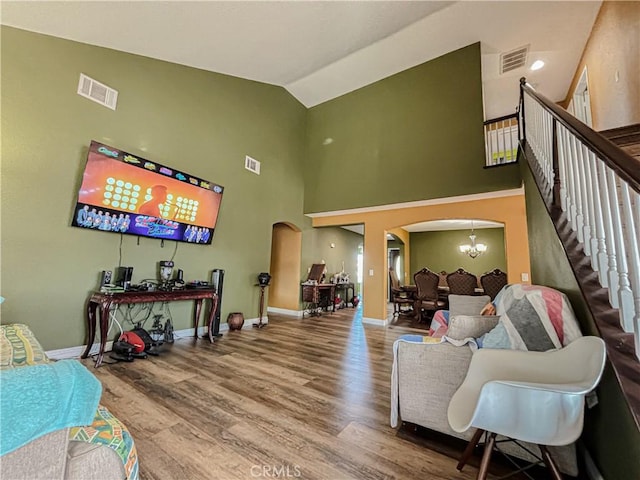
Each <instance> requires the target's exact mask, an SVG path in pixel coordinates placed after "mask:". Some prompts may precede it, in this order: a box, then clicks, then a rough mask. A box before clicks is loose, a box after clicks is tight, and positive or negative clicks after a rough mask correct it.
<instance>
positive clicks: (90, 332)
mask: <svg viewBox="0 0 640 480" xmlns="http://www.w3.org/2000/svg"><path fill="white" fill-rule="evenodd" d="M97 307H98V304H97V303H95V302H92V301H89V303H88V304H87V317H86V318H87V348H85V350H84V353H83V354H82V355H81V356H80V358H87V357H88V356H89V352H91V347H92V346H93V340H94V339H95V336H96V308H97Z"/></svg>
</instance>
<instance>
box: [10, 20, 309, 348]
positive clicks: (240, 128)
mask: <svg viewBox="0 0 640 480" xmlns="http://www.w3.org/2000/svg"><path fill="white" fill-rule="evenodd" d="M1 40H2V43H1V48H2V50H1V54H2V56H1V59H2V73H1V74H2V77H1V80H2V99H1V101H2V103H1V107H2V124H1V128H2V132H1V133H2V179H1V181H2V184H1V187H2V193H1V195H2V196H1V200H2V237H1V238H2V290H1V292H2V296H4V297H5V298H6V301H5V302H4V304H3V305H2V322H3V323H13V322H22V323H26V324H28V325H30V326H31V328H32V329H33V330H34V332H35V334H36V335H37V337H38V338H39V339H40V341H41V342H42V343H43V345H44V347H45V349H56V348H62V347H69V346H76V345H82V344H83V343H84V337H85V323H84V309H85V302H86V300H87V296H88V293H89V292H90V291H91V290H93V289H94V288H95V287H96V286H97V282H98V273H99V272H100V271H101V270H105V269H108V270H113V269H114V267H116V266H117V265H118V257H119V253H118V252H119V243H120V237H119V236H118V235H116V234H110V233H103V232H96V231H86V230H83V229H80V228H74V227H71V226H70V224H71V215H72V209H73V206H74V203H75V197H76V193H77V189H78V187H79V185H80V181H81V175H82V170H83V167H84V162H85V158H86V154H87V148H88V145H89V142H90V141H91V140H92V139H95V140H98V141H101V142H104V143H106V144H108V145H112V146H114V147H117V148H120V149H123V150H126V151H129V152H131V153H133V154H137V155H140V156H142V157H145V158H148V159H150V160H155V161H157V162H159V163H162V164H165V165H167V166H170V167H175V168H180V169H181V170H184V171H186V172H188V173H192V174H194V175H197V176H199V177H201V178H205V179H208V180H211V181H214V182H216V183H219V184H221V185H223V186H224V187H225V194H224V198H223V201H222V208H221V212H220V217H219V222H218V225H217V228H216V232H215V236H214V238H213V243H212V245H210V246H202V245H189V244H184V243H181V244H179V246H178V250H177V253H176V255H175V259H174V260H175V262H176V267H177V268H181V269H183V270H184V273H185V278H186V280H192V279H207V278H208V277H209V275H210V271H211V269H213V268H223V269H225V270H226V278H225V292H224V296H223V301H222V309H223V312H222V318H223V319H224V318H226V316H227V314H228V312H231V311H242V312H244V313H245V317H247V318H255V317H257V316H258V297H259V291H258V289H257V288H256V287H255V286H254V285H255V283H256V275H257V274H258V273H259V272H261V271H267V270H268V269H269V259H270V251H271V245H270V243H271V233H272V225H273V223H276V222H281V221H284V222H290V223H293V224H296V225H298V226H301V225H303V224H304V222H305V218H304V217H303V215H302V202H303V193H304V192H303V178H302V164H301V162H300V159H301V158H302V157H303V155H304V138H305V130H306V109H305V108H304V107H303V106H302V105H301V104H300V103H299V102H297V100H295V99H294V98H293V97H292V96H291V95H290V94H288V93H287V92H286V91H285V90H283V89H282V88H280V87H276V86H272V85H267V84H261V83H257V82H252V81H248V80H242V79H238V78H234V77H230V76H225V75H220V74H215V73H210V72H206V71H202V70H197V69H193V68H188V67H183V66H180V65H176V64H171V63H167V62H162V61H157V60H152V59H149V58H145V57H140V56H136V55H130V54H126V53H122V52H118V51H114V50H109V49H104V48H97V47H92V46H89V45H84V44H80V43H76V42H71V41H67V40H62V39H59V38H54V37H48V36H44V35H39V34H34V33H29V32H25V31H21V30H18V29H14V28H9V27H2V29H1ZM81 72H82V73H85V74H87V75H89V76H91V77H92V78H95V79H96V80H99V81H100V82H103V83H105V84H107V85H109V86H110V87H113V88H115V89H116V90H118V91H119V97H118V107H117V110H115V111H112V110H110V109H108V108H105V107H102V106H100V105H98V104H96V103H94V102H92V101H89V100H87V99H85V98H83V97H80V96H79V95H77V94H76V89H77V85H78V78H79V75H80V73H81ZM245 155H251V156H252V157H254V158H256V159H258V160H260V161H261V162H262V174H261V175H260V176H258V175H255V174H253V173H250V172H248V171H247V170H245V169H244V158H245ZM174 245H175V243H173V242H167V243H166V244H165V246H164V248H161V243H160V241H158V240H153V239H144V238H142V239H140V242H139V244H138V242H137V238H136V237H132V236H125V237H124V238H123V242H122V264H123V265H128V266H129V265H130V266H133V267H134V282H135V281H139V280H141V279H144V278H157V262H158V261H159V260H166V259H169V258H170V257H171V256H172V254H173V251H174ZM191 311H192V305H191V303H190V302H178V303H175V304H172V305H171V312H172V314H173V318H174V321H175V324H176V328H178V329H181V328H188V327H190V326H191V321H190V315H191Z"/></svg>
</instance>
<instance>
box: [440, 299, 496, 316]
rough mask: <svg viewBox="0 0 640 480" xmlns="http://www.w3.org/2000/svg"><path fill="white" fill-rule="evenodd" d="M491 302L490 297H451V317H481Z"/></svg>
mask: <svg viewBox="0 0 640 480" xmlns="http://www.w3.org/2000/svg"><path fill="white" fill-rule="evenodd" d="M489 302H491V297H490V296H489V295H449V312H450V315H451V317H455V316H457V315H479V314H480V310H482V307H484V306H485V305H486V304H487V303H489Z"/></svg>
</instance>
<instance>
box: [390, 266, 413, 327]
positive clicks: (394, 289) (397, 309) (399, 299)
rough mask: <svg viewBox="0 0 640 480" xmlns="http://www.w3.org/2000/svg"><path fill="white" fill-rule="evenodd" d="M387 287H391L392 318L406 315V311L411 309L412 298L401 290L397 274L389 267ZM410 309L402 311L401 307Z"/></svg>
mask: <svg viewBox="0 0 640 480" xmlns="http://www.w3.org/2000/svg"><path fill="white" fill-rule="evenodd" d="M389 285H390V286H391V301H392V302H393V316H394V317H395V316H397V315H400V314H405V313H408V310H411V309H412V308H413V298H411V296H410V295H409V294H408V293H407V292H406V291H405V290H403V289H402V286H401V285H400V280H399V279H398V274H397V273H396V271H395V270H394V269H393V268H392V267H390V268H389ZM403 306H405V307H410V308H409V309H408V310H407V309H406V308H405V310H403V309H402V307H403Z"/></svg>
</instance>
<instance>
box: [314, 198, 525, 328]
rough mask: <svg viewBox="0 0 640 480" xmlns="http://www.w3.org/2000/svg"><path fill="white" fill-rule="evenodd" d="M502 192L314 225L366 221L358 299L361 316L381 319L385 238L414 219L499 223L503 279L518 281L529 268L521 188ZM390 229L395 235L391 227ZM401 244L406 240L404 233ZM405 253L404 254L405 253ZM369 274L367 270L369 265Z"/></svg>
mask: <svg viewBox="0 0 640 480" xmlns="http://www.w3.org/2000/svg"><path fill="white" fill-rule="evenodd" d="M505 195H508V196H504V197H499V198H488V199H478V200H469V201H459V202H455V203H440V204H436V205H428V206H421V207H411V208H398V209H392V210H384V211H377V212H367V213H351V214H344V215H335V216H326V217H317V218H314V219H313V226H314V227H320V226H329V225H348V224H354V223H364V224H365V235H364V282H363V283H364V285H363V300H364V312H363V315H364V317H366V318H371V319H376V320H385V319H386V316H387V314H386V307H387V306H386V293H385V292H386V290H387V281H388V280H387V277H388V275H387V271H386V262H387V258H386V255H387V238H386V233H387V232H388V231H393V229H396V228H399V227H402V226H405V225H411V224H414V223H418V222H424V221H429V220H442V219H453V218H462V219H472V218H481V219H485V220H493V221H495V222H501V223H503V224H504V235H505V251H506V256H507V271H508V281H509V282H510V283H519V282H520V281H521V274H522V273H526V274H529V268H530V267H529V242H528V234H527V220H526V208H525V200H524V193H522V192H517V193H516V192H513V193H511V192H507V193H505ZM393 232H394V234H396V235H397V233H396V232H395V231H393ZM405 245H408V239H407V242H406V243H405ZM406 257H409V255H408V254H407V255H406ZM370 270H372V271H373V275H371V276H370V275H369V271H370Z"/></svg>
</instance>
